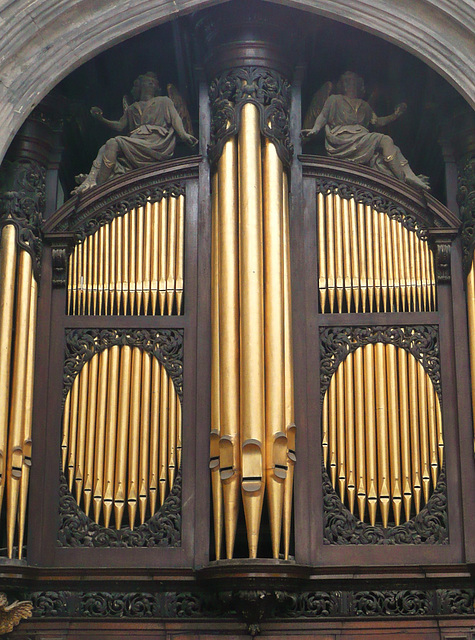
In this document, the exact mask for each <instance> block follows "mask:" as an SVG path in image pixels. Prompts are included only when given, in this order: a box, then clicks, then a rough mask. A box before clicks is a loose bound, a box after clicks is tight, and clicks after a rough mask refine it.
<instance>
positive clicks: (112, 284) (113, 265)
mask: <svg viewBox="0 0 475 640" xmlns="http://www.w3.org/2000/svg"><path fill="white" fill-rule="evenodd" d="M107 237H109V243H106V246H108V251H109V255H110V265H109V267H110V277H109V290H108V293H107V290H106V296H107V298H108V302H107V306H106V309H107V310H108V311H107V312H108V313H110V314H111V315H112V314H113V313H114V311H115V300H116V293H115V291H116V286H117V285H116V283H117V280H116V274H117V248H118V247H117V242H118V240H117V218H114V219H113V220H112V221H111V223H110V225H107V229H106V238H107ZM106 269H107V266H106Z"/></svg>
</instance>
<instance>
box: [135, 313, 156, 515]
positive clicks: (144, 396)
mask: <svg viewBox="0 0 475 640" xmlns="http://www.w3.org/2000/svg"><path fill="white" fill-rule="evenodd" d="M144 306H145V305H144ZM145 308H146V307H145ZM152 357H153V356H151V355H150V354H149V353H147V352H146V351H143V352H142V389H141V399H140V459H139V481H138V487H139V512H140V524H143V523H144V522H145V514H146V511H147V494H148V472H149V452H150V401H151V384H152Z"/></svg>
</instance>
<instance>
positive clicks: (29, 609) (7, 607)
mask: <svg viewBox="0 0 475 640" xmlns="http://www.w3.org/2000/svg"><path fill="white" fill-rule="evenodd" d="M32 613H33V604H32V603H31V602H29V601H28V600H23V601H22V602H20V601H19V600H15V602H12V603H11V604H8V599H7V596H6V595H5V594H4V593H0V634H5V633H10V632H11V631H13V629H14V627H16V626H17V625H18V624H20V622H21V621H22V620H24V619H26V618H31V616H32Z"/></svg>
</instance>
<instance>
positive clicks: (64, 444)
mask: <svg viewBox="0 0 475 640" xmlns="http://www.w3.org/2000/svg"><path fill="white" fill-rule="evenodd" d="M70 411H71V392H69V393H68V395H67V396H66V399H65V401H64V411H63V437H62V439H61V468H62V470H63V473H64V474H65V475H66V473H67V471H66V462H67V460H68V444H69V416H70Z"/></svg>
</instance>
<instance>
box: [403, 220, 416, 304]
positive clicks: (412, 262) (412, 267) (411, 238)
mask: <svg viewBox="0 0 475 640" xmlns="http://www.w3.org/2000/svg"><path fill="white" fill-rule="evenodd" d="M404 231H405V232H406V237H407V243H408V246H409V261H408V263H407V264H408V266H409V274H410V276H409V278H410V283H411V297H412V310H413V311H416V310H417V278H416V255H415V235H414V233H413V232H412V231H409V230H408V229H404Z"/></svg>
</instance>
